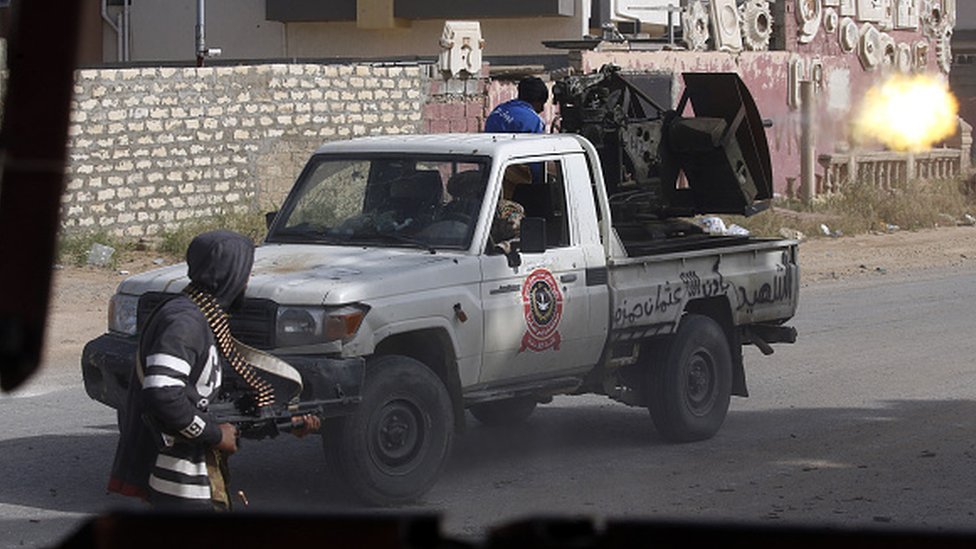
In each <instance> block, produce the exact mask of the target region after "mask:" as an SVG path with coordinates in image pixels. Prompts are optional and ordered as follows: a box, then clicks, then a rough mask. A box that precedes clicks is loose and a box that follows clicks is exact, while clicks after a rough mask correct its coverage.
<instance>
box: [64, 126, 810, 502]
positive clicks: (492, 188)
mask: <svg viewBox="0 0 976 549" xmlns="http://www.w3.org/2000/svg"><path fill="white" fill-rule="evenodd" d="M519 172H521V173H522V174H525V173H526V172H528V173H531V178H532V179H535V181H533V182H531V183H530V182H528V181H522V183H523V184H515V183H514V182H513V177H511V176H512V174H517V173H519ZM603 178H604V176H603V170H602V168H601V161H600V156H599V154H598V153H597V150H596V149H595V148H594V146H593V144H592V143H591V142H590V141H588V140H587V139H585V138H583V137H581V136H578V135H544V136H533V135H507V134H480V135H475V134H452V135H424V136H395V137H372V138H362V139H355V140H351V141H345V142H334V143H328V144H326V145H323V146H322V147H321V148H319V149H318V150H317V151H316V152H315V154H314V155H313V156H312V158H311V160H310V161H309V163H308V164H307V166H306V167H305V169H304V170H303V171H302V173H301V175H300V176H299V178H298V181H297V183H296V184H295V186H294V188H293V190H292V191H291V193H290V195H289V196H288V198H287V200H286V201H285V203H284V205H283V207H282V209H281V211H280V212H277V215H276V216H275V217H274V218H273V222H272V223H271V224H270V228H269V232H268V235H267V237H266V239H265V240H264V242H263V243H262V244H261V245H260V246H258V248H257V250H256V257H255V263H254V269H253V273H252V277H251V280H250V282H249V284H248V287H247V294H246V300H245V302H244V305H243V306H242V307H241V308H240V309H239V310H236V311H232V313H231V314H232V331H233V332H234V333H235V335H236V336H237V337H238V339H240V340H241V341H243V342H244V343H247V344H249V345H251V346H253V347H256V348H258V349H263V350H266V351H268V352H270V353H272V354H274V355H277V356H278V357H280V358H283V359H284V360H285V361H286V362H289V363H290V364H291V365H293V366H294V367H295V368H296V369H297V370H298V371H299V372H300V373H301V375H302V378H303V380H304V389H303V392H302V395H301V399H302V401H303V402H306V403H313V404H314V406H313V407H312V408H311V409H313V410H314V411H315V413H319V414H320V415H322V416H323V417H325V418H327V419H326V421H325V422H324V428H323V439H324V441H323V442H324V447H325V453H326V461H327V463H328V464H329V466H330V468H333V469H334V470H335V473H336V474H335V476H336V477H337V479H339V480H340V481H342V482H343V483H344V484H347V485H348V486H349V487H350V488H351V489H352V491H353V493H354V494H355V495H357V496H358V497H360V498H361V499H364V500H365V501H367V502H371V503H374V504H390V503H398V502H403V501H408V500H411V499H414V498H416V497H418V496H419V495H421V494H423V493H424V492H425V491H426V490H428V489H429V488H430V487H431V486H432V485H433V483H434V482H435V480H436V478H437V476H438V473H439V472H440V470H441V468H442V466H443V464H444V463H445V461H446V460H447V458H448V456H449V454H450V450H451V445H452V440H453V437H454V436H455V434H456V433H458V432H460V431H461V430H462V429H463V427H464V423H465V415H464V412H465V410H469V411H470V412H471V413H472V415H473V416H474V417H475V418H477V419H478V420H480V421H482V422H484V423H488V424H499V423H506V422H515V421H520V420H524V419H525V418H527V417H528V416H529V415H530V414H531V413H532V411H533V409H534V408H535V407H536V405H537V404H538V403H546V402H549V401H550V400H551V399H552V397H553V396H554V395H560V394H583V393H596V394H604V395H607V396H608V397H610V398H613V399H616V400H619V401H622V402H625V403H627V404H630V405H634V406H643V407H647V408H648V409H649V410H650V416H651V419H652V420H653V423H654V425H655V426H656V428H657V430H658V432H659V433H660V435H661V436H662V437H664V438H666V439H668V440H673V441H694V440H701V439H705V438H708V437H711V436H712V435H714V434H715V433H716V432H717V431H718V429H719V427H720V426H721V425H722V423H723V420H724V419H725V416H726V413H727V410H728V407H729V400H730V396H731V395H740V396H746V394H747V393H746V383H745V373H744V367H743V360H742V352H741V349H742V345H743V344H746V343H753V344H756V345H758V346H759V347H760V348H761V349H762V350H763V351H764V352H765V353H767V354H768V353H770V352H772V349H771V348H770V345H769V344H770V343H778V342H792V341H793V340H794V339H795V335H796V333H795V331H794V330H793V329H792V328H788V327H786V326H784V325H783V323H784V322H785V321H787V320H788V319H790V318H791V317H792V316H793V314H794V313H795V311H796V306H797V297H798V288H799V278H798V266H797V245H796V242H793V241H782V240H767V239H760V238H753V237H748V236H730V235H710V234H706V233H704V232H702V231H701V230H700V229H698V228H697V226H696V225H694V224H692V223H690V222H681V221H678V220H674V219H668V220H663V221H661V222H659V223H648V222H641V221H637V220H633V219H630V220H626V219H615V217H614V211H613V210H614V208H612V207H611V206H612V200H611V197H610V196H608V193H607V186H606V185H605V183H604V179H603ZM503 197H505V198H509V199H511V200H512V201H514V202H517V203H519V204H520V205H521V206H522V208H523V209H524V216H525V217H524V219H522V222H521V229H520V234H519V238H518V240H516V241H515V245H514V246H512V247H511V248H510V251H509V252H507V253H506V252H503V251H502V250H501V247H500V246H498V244H499V243H498V242H495V238H493V225H496V224H497V223H499V221H498V220H497V219H496V218H497V215H496V211H497V210H498V208H497V204H498V203H499V200H500V199H501V198H503ZM496 226H497V225H496ZM187 282H188V279H187V276H186V266H185V265H182V264H181V265H174V266H171V267H165V268H162V269H158V270H154V271H150V272H147V273H144V274H140V275H136V276H132V277H130V278H128V279H126V280H125V281H123V282H122V283H121V285H120V286H119V289H118V293H117V294H116V295H115V296H114V297H113V298H112V307H111V312H110V320H109V331H108V333H107V334H105V335H103V336H101V337H99V338H98V339H95V340H93V341H91V342H89V344H88V345H87V346H86V348H85V351H84V354H83V357H82V368H83V373H84V379H85V386H86V389H87V391H88V393H89V395H90V396H91V397H92V398H95V399H97V400H99V401H101V402H104V403H106V404H109V405H110V406H113V407H116V408H117V407H118V406H120V405H122V404H123V403H124V394H125V386H126V384H127V382H128V379H129V373H130V371H131V369H132V364H133V361H134V355H135V350H136V342H137V337H138V333H139V327H140V324H141V322H142V321H144V319H145V318H146V316H148V313H149V312H150V311H151V310H152V308H153V307H154V306H155V305H156V304H158V303H159V302H160V301H161V300H163V299H165V298H166V297H167V296H169V295H172V294H174V293H177V292H179V291H181V290H182V289H183V287H184V286H185V285H186V284H187Z"/></svg>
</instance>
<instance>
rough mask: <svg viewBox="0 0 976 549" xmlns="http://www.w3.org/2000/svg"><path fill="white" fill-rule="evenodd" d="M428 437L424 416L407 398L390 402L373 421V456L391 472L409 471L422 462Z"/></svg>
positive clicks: (378, 412)
mask: <svg viewBox="0 0 976 549" xmlns="http://www.w3.org/2000/svg"><path fill="white" fill-rule="evenodd" d="M428 438H429V437H428V429H427V425H426V423H425V422H424V420H423V415H422V414H421V413H420V410H419V408H418V407H417V406H416V405H415V404H414V403H412V402H410V401H407V400H393V401H390V402H387V403H386V404H385V405H384V406H383V407H382V408H380V409H379V410H378V411H377V413H376V414H374V415H373V417H372V420H371V421H370V426H369V446H370V455H371V456H372V457H373V461H374V462H375V463H376V466H377V467H379V468H380V469H381V470H382V471H384V472H386V473H387V474H390V475H402V474H406V473H409V472H410V471H411V470H412V469H413V468H414V467H415V466H416V465H417V463H419V462H420V461H421V459H422V456H423V448H424V446H425V445H426V444H427V442H428Z"/></svg>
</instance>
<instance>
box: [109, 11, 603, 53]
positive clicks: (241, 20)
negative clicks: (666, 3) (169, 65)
mask: <svg viewBox="0 0 976 549" xmlns="http://www.w3.org/2000/svg"><path fill="white" fill-rule="evenodd" d="M576 2H577V4H576V6H575V10H574V14H575V15H573V16H572V17H567V16H553V17H531V18H497V19H493V18H481V19H480V21H481V29H482V34H483V36H484V37H485V40H486V45H485V48H486V49H485V53H486V54H490V55H531V54H551V53H553V52H554V50H551V49H548V48H546V47H545V46H543V45H542V41H543V40H560V39H563V40H565V39H572V40H577V39H579V38H580V37H582V36H583V34H586V33H587V32H589V31H588V23H589V11H590V10H589V2H590V0H576ZM110 11H111V12H112V14H113V16H114V14H115V13H119V12H120V8H111V9H110ZM130 20H131V30H130V59H131V60H132V61H139V62H141V61H190V60H193V59H194V58H195V55H196V54H195V49H194V46H195V42H194V26H195V25H196V2H195V1H194V0H141V1H139V2H133V3H132V7H131V8H130ZM403 23H404V25H406V26H402V27H395V28H389V29H382V30H365V29H360V28H358V27H357V25H356V23H355V22H354V21H353V22H329V23H279V22H276V21H268V20H266V19H265V0H208V1H207V3H206V31H207V45H208V46H210V47H219V48H222V50H223V53H222V56H221V57H222V58H224V59H252V60H253V59H281V58H288V57H293V58H329V57H350V58H374V59H375V58H391V57H398V58H411V57H414V58H415V57H424V58H428V59H430V58H434V57H436V56H437V55H438V53H439V52H440V47H439V46H438V40H439V39H440V37H441V32H442V30H443V27H444V19H428V20H414V21H404V22H403ZM103 31H104V32H103V35H102V52H103V54H102V57H103V60H104V61H106V62H111V61H116V60H118V53H117V52H118V48H117V40H116V34H115V33H114V32H113V31H112V30H111V28H110V27H109V25H108V24H103Z"/></svg>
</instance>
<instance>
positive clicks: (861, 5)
mask: <svg viewBox="0 0 976 549" xmlns="http://www.w3.org/2000/svg"><path fill="white" fill-rule="evenodd" d="M884 15H885V10H884V0H857V19H858V21H861V22H865V21H867V22H871V23H880V22H881V21H883V20H884Z"/></svg>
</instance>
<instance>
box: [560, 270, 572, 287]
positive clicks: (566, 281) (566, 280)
mask: <svg viewBox="0 0 976 549" xmlns="http://www.w3.org/2000/svg"><path fill="white" fill-rule="evenodd" d="M559 281H560V282H562V283H563V284H569V283H570V282H576V275H575V274H573V273H570V274H564V275H562V276H561V277H559Z"/></svg>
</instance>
